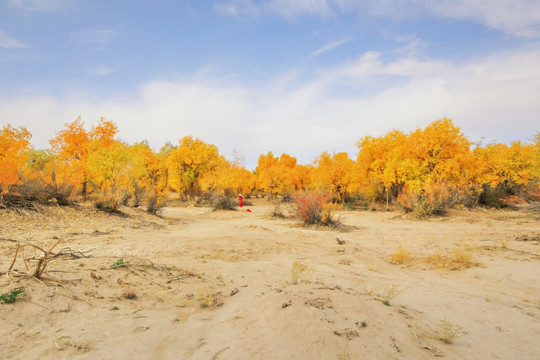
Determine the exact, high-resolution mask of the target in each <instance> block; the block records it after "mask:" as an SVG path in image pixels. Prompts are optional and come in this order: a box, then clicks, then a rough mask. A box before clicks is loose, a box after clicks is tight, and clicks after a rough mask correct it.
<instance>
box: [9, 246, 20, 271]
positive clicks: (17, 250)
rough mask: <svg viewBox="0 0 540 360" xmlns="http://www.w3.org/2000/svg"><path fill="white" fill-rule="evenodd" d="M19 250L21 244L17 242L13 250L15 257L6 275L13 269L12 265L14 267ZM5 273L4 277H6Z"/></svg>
mask: <svg viewBox="0 0 540 360" xmlns="http://www.w3.org/2000/svg"><path fill="white" fill-rule="evenodd" d="M20 248H21V244H20V243H19V242H18V241H17V249H15V256H14V257H13V261H12V262H11V266H10V267H9V269H8V271H7V273H9V272H10V271H11V269H13V265H15V260H17V255H19V249H20ZM7 273H6V275H7Z"/></svg>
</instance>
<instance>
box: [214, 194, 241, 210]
mask: <svg viewBox="0 0 540 360" xmlns="http://www.w3.org/2000/svg"><path fill="white" fill-rule="evenodd" d="M210 206H211V207H212V209H214V210H234V209H235V206H236V202H235V200H233V199H232V198H231V197H229V196H227V195H224V194H214V195H213V196H212V197H211V198H210Z"/></svg>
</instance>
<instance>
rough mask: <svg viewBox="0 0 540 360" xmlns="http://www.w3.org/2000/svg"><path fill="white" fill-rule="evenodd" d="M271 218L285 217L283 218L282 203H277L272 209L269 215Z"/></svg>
mask: <svg viewBox="0 0 540 360" xmlns="http://www.w3.org/2000/svg"><path fill="white" fill-rule="evenodd" d="M270 215H271V216H272V217H275V218H280V219H284V218H286V217H287V216H285V213H284V212H283V202H282V201H279V202H277V203H276V205H275V206H274V208H273V209H272V212H271V213H270Z"/></svg>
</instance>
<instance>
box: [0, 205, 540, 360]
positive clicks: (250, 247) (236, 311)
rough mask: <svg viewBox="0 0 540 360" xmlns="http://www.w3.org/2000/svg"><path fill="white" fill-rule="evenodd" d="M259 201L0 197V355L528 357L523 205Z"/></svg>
mask: <svg viewBox="0 0 540 360" xmlns="http://www.w3.org/2000/svg"><path fill="white" fill-rule="evenodd" d="M272 207H273V205H272V204H270V203H268V202H267V201H265V200H255V202H254V204H253V205H251V206H249V208H250V209H251V210H252V212H246V211H233V212H225V211H218V212H212V211H210V209H208V208H195V207H192V208H166V209H165V210H164V212H163V217H156V216H151V215H148V214H146V213H144V212H143V211H142V210H135V209H127V208H126V209H123V210H124V211H125V216H119V215H111V214H107V213H103V212H99V211H97V210H95V209H93V208H92V207H90V206H82V205H81V206H78V207H75V208H63V209H60V208H54V207H53V208H49V209H47V210H42V211H41V212H39V213H31V212H28V213H26V214H24V215H20V214H17V213H15V212H13V211H6V210H0V274H1V276H0V293H6V292H9V291H11V290H13V289H16V288H23V289H24V292H23V293H22V294H21V295H20V296H19V298H18V299H17V301H15V302H14V303H12V304H0V319H1V320H2V321H1V326H0V359H191V358H192V359H430V358H433V357H439V356H441V357H442V356H444V357H445V358H447V359H540V341H539V340H540V276H539V274H540V217H539V214H538V213H533V212H525V211H520V212H516V211H514V212H511V211H485V210H484V211H482V210H478V211H456V212H453V213H452V214H451V216H449V217H446V218H439V219H431V220H413V219H410V218H408V217H406V216H403V215H402V214H401V213H398V212H369V211H357V212H350V211H349V212H342V213H340V215H341V218H342V221H343V223H345V224H346V225H349V226H350V227H351V228H350V229H349V231H348V232H340V231H336V230H329V229H317V228H306V227H302V226H300V225H299V224H298V222H297V221H296V220H294V219H291V218H273V217H271V216H270V215H269V214H270V212H271V210H272ZM16 241H19V243H20V244H21V245H25V246H24V247H22V248H21V250H20V251H19V254H18V255H17V258H16V262H15V264H14V265H13V268H12V271H11V272H8V273H7V274H6V271H7V270H8V269H9V268H10V266H11V263H12V261H13V258H14V255H15V249H16V247H17V242H16ZM57 241H60V243H59V244H57V245H56V247H55V248H54V249H53V250H52V252H51V254H50V255H49V261H48V262H47V267H46V269H45V271H44V273H43V275H42V278H41V280H36V279H35V278H31V277H28V276H25V274H30V273H32V272H33V271H34V270H35V269H36V266H37V259H39V258H40V257H43V256H44V254H43V253H42V252H41V251H40V250H37V249H36V248H34V247H31V246H29V245H28V244H34V245H38V246H40V247H41V248H43V249H44V250H45V251H46V250H48V248H50V247H51V246H52V245H53V244H54V243H56V242H57ZM400 247H401V250H399V249H400ZM400 253H401V254H402V255H403V254H406V256H405V255H403V256H402V257H401V259H402V260H403V263H402V264H392V263H391V262H390V261H389V260H391V259H392V255H396V254H398V255H399V254H400ZM434 254H437V255H438V256H439V257H438V259H439V260H433V259H434V257H433V255H434ZM430 255H431V256H432V257H431V258H430V259H431V260H428V257H429V256H430ZM395 259H396V258H395ZM398 262H399V261H398ZM115 264H116V265H115ZM295 264H296V265H295ZM467 266H469V267H467ZM456 268H457V269H456ZM452 269H456V270H452ZM383 302H384V303H383ZM385 303H386V304H385Z"/></svg>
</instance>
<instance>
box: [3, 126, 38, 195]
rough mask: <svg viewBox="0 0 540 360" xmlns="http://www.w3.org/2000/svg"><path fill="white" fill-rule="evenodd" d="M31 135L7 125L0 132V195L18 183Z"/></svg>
mask: <svg viewBox="0 0 540 360" xmlns="http://www.w3.org/2000/svg"><path fill="white" fill-rule="evenodd" d="M31 137H32V135H31V134H30V132H28V130H26V129H25V128H24V127H22V126H21V127H19V128H18V129H16V128H14V127H12V126H10V125H7V126H4V127H3V128H2V130H0V193H6V192H7V191H8V187H9V186H10V185H14V184H17V183H19V182H20V180H21V176H22V172H23V171H24V168H25V165H26V159H27V155H28V151H29V150H30V149H31V146H30V138H31Z"/></svg>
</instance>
